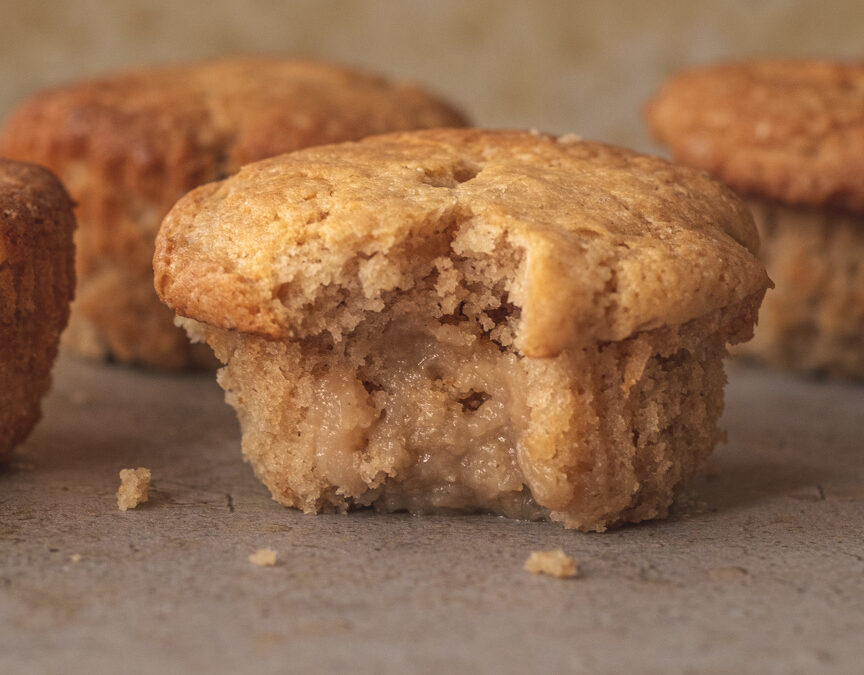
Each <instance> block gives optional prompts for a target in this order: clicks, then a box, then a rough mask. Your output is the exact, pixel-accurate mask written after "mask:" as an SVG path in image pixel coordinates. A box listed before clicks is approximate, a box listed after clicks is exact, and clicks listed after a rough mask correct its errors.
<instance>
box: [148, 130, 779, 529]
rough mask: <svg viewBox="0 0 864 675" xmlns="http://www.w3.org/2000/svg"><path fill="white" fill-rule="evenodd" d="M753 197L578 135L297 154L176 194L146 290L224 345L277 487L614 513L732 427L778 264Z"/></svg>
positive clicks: (320, 497)
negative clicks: (735, 363) (741, 350)
mask: <svg viewBox="0 0 864 675" xmlns="http://www.w3.org/2000/svg"><path fill="white" fill-rule="evenodd" d="M757 247H758V239H757V236H756V232H755V228H754V226H753V222H752V219H751V217H750V216H749V214H748V212H747V210H746V208H745V207H744V206H743V205H742V204H741V202H740V201H739V200H738V199H737V198H735V197H734V196H733V195H732V193H731V192H730V191H729V190H727V189H726V188H724V187H722V186H721V185H720V184H718V183H716V182H714V181H712V180H711V179H709V178H708V177H706V176H704V175H703V174H702V173H700V172H696V171H692V170H690V169H686V168H683V167H678V166H675V165H672V164H669V163H667V162H664V161H662V160H659V159H656V158H652V157H646V156H642V155H638V154H636V153H633V152H629V151H626V150H621V149H618V148H614V147H610V146H606V145H602V144H598V143H588V142H582V141H580V140H578V139H576V138H575V137H566V136H565V137H561V138H558V139H556V138H554V137H551V136H545V135H539V134H532V133H527V132H485V131H466V130H433V131H427V132H414V133H402V134H391V135H384V136H379V137H376V138H371V139H368V140H366V141H363V142H360V143H346V144H340V145H332V146H325V147H319V148H311V149H308V150H303V151H300V152H296V153H292V154H288V155H284V156H281V157H277V158H273V159H270V160H266V161H263V162H258V163H255V164H251V165H248V166H246V167H244V168H243V169H242V170H241V171H240V172H239V173H238V174H237V175H235V176H234V177H232V178H230V179H228V180H226V181H223V182H221V183H214V184H211V185H207V186H203V187H201V188H199V189H197V190H195V191H193V192H192V193H190V194H189V195H187V196H186V197H184V198H183V199H181V200H180V202H179V203H178V204H177V205H176V206H175V207H174V208H173V209H172V211H171V212H170V213H169V215H168V216H167V218H166V219H165V221H164V223H163V225H162V228H161V230H160V233H159V236H158V237H157V247H156V256H155V259H154V267H155V272H156V289H157V292H158V293H159V295H160V297H162V299H163V300H164V301H165V302H166V303H167V304H168V305H169V306H170V307H172V308H173V309H174V310H175V311H176V312H177V313H178V314H179V315H180V316H182V317H188V318H187V319H185V320H184V321H183V323H184V325H185V326H186V328H187V330H188V331H189V333H190V335H192V336H193V337H194V338H196V339H199V340H205V341H206V342H207V343H209V344H210V345H211V347H213V349H214V351H215V353H216V355H217V356H218V357H219V359H220V360H221V361H222V362H223V363H225V364H226V367H225V368H223V369H222V371H221V372H220V375H219V380H220V383H221V384H222V386H223V387H224V388H225V389H226V391H227V392H228V395H227V398H228V401H229V402H230V403H231V404H232V405H233V406H234V408H235V409H236V410H237V413H238V415H239V418H240V422H241V426H242V429H243V451H244V454H245V456H246V458H247V459H248V461H250V462H251V463H252V466H253V468H254V469H255V472H256V473H257V475H258V476H259V477H261V478H262V480H263V481H264V482H265V483H266V485H267V486H268V487H269V488H270V490H271V492H272V494H273V496H274V498H275V499H276V500H277V501H279V502H281V503H283V504H286V505H289V506H295V507H298V508H301V509H303V510H304V511H310V512H313V511H321V510H335V511H345V510H347V509H348V508H350V507H352V506H367V505H372V504H374V506H375V507H377V508H380V509H383V510H387V511H392V510H403V509H407V510H409V511H412V512H418V513H421V512H434V511H442V510H461V511H475V510H481V511H491V512H494V513H501V514H505V515H509V516H514V517H532V518H533V517H548V518H551V519H553V520H557V521H560V522H562V523H563V524H564V525H565V526H566V527H573V528H581V529H593V530H602V529H604V528H606V527H607V526H609V525H613V524H616V523H620V522H624V521H639V520H643V519H646V518H654V517H659V516H663V515H665V514H666V512H667V509H668V506H669V504H670V503H671V501H672V499H673V497H674V495H675V493H676V491H677V490H678V489H679V488H680V487H681V485H682V484H683V483H684V482H685V481H686V480H687V479H688V478H689V477H690V476H691V475H692V474H693V472H694V471H695V470H696V469H697V468H698V467H699V465H700V464H701V463H702V461H703V460H704V459H705V458H706V457H707V455H708V454H709V452H710V451H711V448H712V447H713V446H714V444H715V443H716V442H717V440H718V438H720V436H721V434H720V432H719V431H718V429H717V426H716V422H717V419H718V417H719V415H720V412H721V409H722V405H723V386H724V382H725V378H724V373H723V366H722V359H723V356H724V355H725V353H726V352H725V350H726V344H727V342H738V341H741V340H745V339H747V338H748V337H749V336H750V334H751V330H752V327H753V322H754V320H755V317H756V313H757V309H758V306H759V303H760V301H761V299H762V296H763V294H764V292H765V289H766V287H767V285H768V284H769V283H770V282H769V280H768V278H767V276H766V274H765V271H764V269H763V267H762V265H761V264H760V263H759V262H758V260H757V259H756V257H755V251H756V249H757Z"/></svg>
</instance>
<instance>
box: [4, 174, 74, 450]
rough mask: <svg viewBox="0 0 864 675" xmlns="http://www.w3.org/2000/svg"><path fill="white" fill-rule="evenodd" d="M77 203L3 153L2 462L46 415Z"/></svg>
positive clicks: (70, 273)
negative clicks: (44, 402)
mask: <svg viewBox="0 0 864 675" xmlns="http://www.w3.org/2000/svg"><path fill="white" fill-rule="evenodd" d="M74 230H75V219H74V216H73V214H72V202H71V200H70V199H69V196H68V195H67V194H66V191H65V190H64V189H63V187H62V186H61V185H60V183H59V181H58V180H57V179H56V178H55V177H54V176H52V175H51V174H50V173H49V172H48V171H46V170H44V169H42V168H40V167H37V166H33V165H30V164H23V163H20V162H11V161H7V160H3V159H0V460H3V459H7V458H8V457H9V453H10V451H11V450H12V448H13V447H15V445H17V444H18V443H20V442H21V441H23V440H24V439H25V438H26V437H27V435H28V434H29V433H30V431H31V430H32V429H33V426H34V425H35V424H36V422H38V421H39V418H40V416H41V401H42V397H43V396H44V395H45V394H46V393H47V392H48V390H49V388H50V387H51V368H52V366H53V364H54V359H55V357H56V356H57V345H58V343H59V341H60V333H61V331H62V330H63V328H64V327H65V326H66V321H67V319H68V318H69V303H70V301H71V300H72V296H73V293H74V289H75V269H74V255H75V249H74V244H73V242H72V238H73V233H74Z"/></svg>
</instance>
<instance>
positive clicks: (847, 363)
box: [737, 199, 864, 379]
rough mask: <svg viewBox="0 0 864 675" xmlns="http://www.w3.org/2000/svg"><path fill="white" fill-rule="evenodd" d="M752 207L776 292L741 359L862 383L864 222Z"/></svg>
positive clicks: (770, 205) (759, 203)
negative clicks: (755, 360) (750, 359)
mask: <svg viewBox="0 0 864 675" xmlns="http://www.w3.org/2000/svg"><path fill="white" fill-rule="evenodd" d="M749 205H750V207H751V210H752V212H753V215H754V217H755V219H756V223H757V225H758V226H759V231H760V234H761V237H762V252H761V255H762V259H763V261H764V262H765V265H766V267H767V268H768V271H769V273H770V274H771V277H772V278H773V279H774V280H775V281H776V283H777V288H776V290H774V291H773V292H772V293H769V294H768V296H767V297H766V298H765V302H764V303H763V305H762V309H761V311H760V314H759V330H757V331H756V335H755V337H754V338H753V340H752V341H750V342H749V343H747V344H745V345H741V346H740V347H738V348H737V353H740V354H743V355H746V356H750V357H753V358H756V359H759V360H760V361H763V362H765V363H768V364H771V365H773V366H775V367H779V368H789V369H794V370H799V371H803V372H810V373H817V374H827V375H832V376H835V377H841V378H849V377H852V378H859V379H861V378H864V216H859V215H850V214H843V213H838V212H831V211H825V210H822V209H807V208H800V207H799V208H795V207H789V206H785V205H781V204H778V203H776V202H770V201H765V200H756V199H753V200H750V202H749Z"/></svg>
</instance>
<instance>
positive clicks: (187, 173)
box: [0, 58, 465, 367]
mask: <svg viewBox="0 0 864 675" xmlns="http://www.w3.org/2000/svg"><path fill="white" fill-rule="evenodd" d="M464 123H465V118H464V116H463V115H462V114H461V113H459V112H458V111H456V110H454V109H453V108H451V107H450V106H448V105H447V104H445V103H443V102H441V101H439V100H438V99H436V98H434V97H433V96H431V95H429V94H427V93H425V92H424V91H422V90H421V89H419V88H417V87H414V86H410V85H403V84H395V83H391V82H389V81H387V80H385V79H383V78H380V77H377V76H374V75H371V74H367V73H363V72H358V71H355V70H349V69H346V68H341V67H338V66H335V65H328V64H323V63H313V62H302V61H280V60H275V59H265V58H242V59H230V60H225V61H217V62H210V63H202V64H195V65H189V66H181V67H166V68H161V69H150V70H140V71H136V72H129V73H125V74H120V75H114V76H108V77H105V78H102V79H97V80H92V81H87V82H82V83H78V84H72V85H69V86H67V87H63V88H59V89H54V90H50V91H46V92H43V93H41V94H38V95H36V96H34V97H33V98H31V99H30V100H28V101H26V102H25V103H23V104H22V105H21V106H20V107H19V108H18V109H17V110H16V111H15V112H14V113H13V114H12V115H11V117H10V118H9V120H8V121H7V122H6V125H5V127H4V128H3V130H2V133H0V154H2V155H5V156H8V157H11V158H15V159H21V160H26V161H32V162H37V163H39V164H42V165H45V166H47V167H49V168H50V169H52V170H53V171H54V172H55V173H57V175H58V176H59V177H60V178H61V179H62V181H63V183H64V184H65V185H66V187H67V188H68V189H69V192H70V194H71V195H72V197H73V198H74V199H75V200H76V202H77V203H78V210H77V216H78V221H79V226H80V229H79V233H78V235H77V243H78V259H77V270H78V277H79V289H78V295H77V301H76V303H75V306H74V308H73V315H72V321H71V324H70V330H69V331H68V334H67V336H66V339H65V341H66V342H67V343H68V344H69V345H70V346H72V347H73V348H75V349H76V350H78V351H80V352H84V353H88V354H91V355H94V356H103V355H109V356H114V357H116V358H117V359H119V360H123V361H133V362H139V363H145V364H150V365H156V366H162V367H182V366H185V365H192V364H196V363H201V362H202V361H205V362H209V360H210V357H209V355H208V354H206V353H204V352H201V351H200V349H199V350H195V349H194V348H193V347H191V346H190V345H189V344H188V341H187V340H186V338H185V336H184V335H183V334H182V332H181V331H179V330H178V329H176V328H175V327H174V326H173V325H172V317H171V314H170V312H168V311H166V310H165V308H164V307H163V306H162V305H161V304H160V303H159V302H158V300H157V299H156V297H155V296H154V295H153V291H152V267H151V262H152V256H153V238H154V236H155V234H156V231H157V229H158V227H159V222H160V221H161V219H162V217H163V216H164V214H165V213H166V212H167V211H168V209H169V208H170V207H171V205H172V204H173V203H174V202H175V201H176V200H177V199H178V198H179V197H180V196H181V195H183V194H184V193H185V192H186V191H188V190H190V189H191V188H193V187H195V186H197V185H201V184H202V183H206V182H208V181H212V180H217V179H220V178H224V177H225V176H227V175H230V174H231V173H233V172H234V171H236V170H237V169H238V168H239V167H240V166H242V165H243V164H245V163H247V162H250V161H252V160H257V159H261V158H263V157H268V156H271V155H276V154H279V153H281V152H288V151H292V150H296V149H298V148H302V147H305V146H308V145H315V144H320V143H327V142H335V141H342V140H350V139H357V138H361V137H363V136H367V135H369V134H374V133H381V132H384V131H391V130H397V129H412V128H418V127H430V126H458V125H462V124H464Z"/></svg>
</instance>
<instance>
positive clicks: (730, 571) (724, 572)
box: [708, 565, 748, 581]
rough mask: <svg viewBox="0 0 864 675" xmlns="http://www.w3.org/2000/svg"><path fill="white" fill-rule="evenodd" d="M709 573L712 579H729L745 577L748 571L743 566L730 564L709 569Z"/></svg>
mask: <svg viewBox="0 0 864 675" xmlns="http://www.w3.org/2000/svg"><path fill="white" fill-rule="evenodd" d="M708 574H710V575H711V578H712V579H717V580H720V581H727V580H731V579H743V578H744V577H746V576H747V574H748V572H747V570H745V569H744V568H743V567H738V566H737V565H729V566H727V567H715V568H714V569H712V570H709V571H708Z"/></svg>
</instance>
